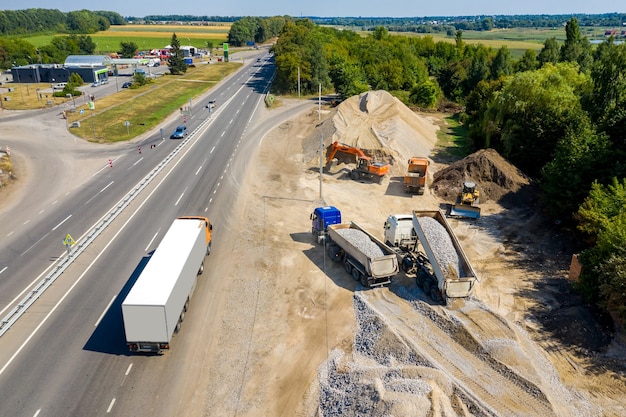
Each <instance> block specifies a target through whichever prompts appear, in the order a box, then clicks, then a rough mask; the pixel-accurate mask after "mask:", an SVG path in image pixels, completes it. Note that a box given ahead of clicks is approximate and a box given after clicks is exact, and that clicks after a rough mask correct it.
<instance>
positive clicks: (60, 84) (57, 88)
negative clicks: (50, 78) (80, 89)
mask: <svg viewBox="0 0 626 417" xmlns="http://www.w3.org/2000/svg"><path fill="white" fill-rule="evenodd" d="M66 85H67V83H58V84H55V85H54V87H52V89H53V90H63V89H64V88H65V86H66Z"/></svg>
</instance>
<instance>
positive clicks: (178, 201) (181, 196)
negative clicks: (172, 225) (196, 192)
mask: <svg viewBox="0 0 626 417" xmlns="http://www.w3.org/2000/svg"><path fill="white" fill-rule="evenodd" d="M187 188H189V187H185V189H184V190H183V193H182V194H181V195H180V197H178V200H176V203H174V205H175V206H177V205H178V203H180V200H181V199H182V198H183V196H184V195H185V191H187Z"/></svg>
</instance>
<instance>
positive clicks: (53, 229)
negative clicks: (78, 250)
mask: <svg viewBox="0 0 626 417" xmlns="http://www.w3.org/2000/svg"><path fill="white" fill-rule="evenodd" d="M70 217H72V215H71V214H70V215H69V216H67V217H66V218H65V220H63V221H62V222H61V223H59V224H57V225H56V226H54V227H53V228H52V231H53V232H54V231H55V230H57V229H58V228H59V227H61V225H62V224H63V223H65V222H66V221H68V220H69V219H70Z"/></svg>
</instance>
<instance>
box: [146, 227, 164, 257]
mask: <svg viewBox="0 0 626 417" xmlns="http://www.w3.org/2000/svg"><path fill="white" fill-rule="evenodd" d="M160 231H161V228H160V227H159V228H158V229H157V231H156V233H155V234H154V236H152V239H150V242H148V246H146V249H144V252H148V249H150V246H152V242H154V239H156V237H157V235H158V234H159V232H160Z"/></svg>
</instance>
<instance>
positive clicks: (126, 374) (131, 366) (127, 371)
mask: <svg viewBox="0 0 626 417" xmlns="http://www.w3.org/2000/svg"><path fill="white" fill-rule="evenodd" d="M131 369H133V364H132V363H131V364H130V365H128V369H126V373H125V374H124V376H128V374H130V370H131Z"/></svg>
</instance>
